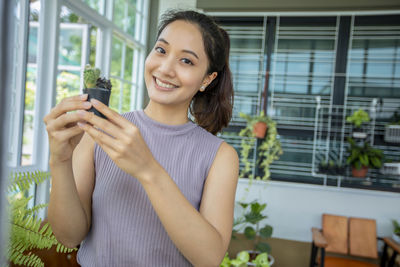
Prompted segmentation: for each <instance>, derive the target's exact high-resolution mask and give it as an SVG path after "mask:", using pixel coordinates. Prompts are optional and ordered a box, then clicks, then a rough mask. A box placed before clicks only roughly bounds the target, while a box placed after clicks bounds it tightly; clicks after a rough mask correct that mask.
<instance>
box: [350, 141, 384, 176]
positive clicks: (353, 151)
mask: <svg viewBox="0 0 400 267" xmlns="http://www.w3.org/2000/svg"><path fill="white" fill-rule="evenodd" d="M347 140H348V142H349V144H350V147H349V149H348V152H349V157H348V158H347V163H348V164H350V166H351V167H352V171H351V172H352V175H353V177H359V178H364V177H365V176H366V175H367V172H368V168H369V167H372V168H380V167H381V166H382V161H383V151H382V150H380V149H376V148H373V147H371V146H370V145H369V144H368V143H367V142H362V143H360V144H357V143H356V142H355V141H354V140H353V139H352V138H350V137H349V138H348V139H347Z"/></svg>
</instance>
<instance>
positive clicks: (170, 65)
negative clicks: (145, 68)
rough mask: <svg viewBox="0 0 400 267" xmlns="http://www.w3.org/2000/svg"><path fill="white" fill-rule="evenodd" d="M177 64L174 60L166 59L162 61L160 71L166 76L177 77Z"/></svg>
mask: <svg viewBox="0 0 400 267" xmlns="http://www.w3.org/2000/svg"><path fill="white" fill-rule="evenodd" d="M174 65H175V62H174V60H173V59H172V58H165V59H163V60H161V62H160V66H159V71H160V72H162V73H163V74H164V75H166V76H170V77H172V76H174V75H175V66H174Z"/></svg>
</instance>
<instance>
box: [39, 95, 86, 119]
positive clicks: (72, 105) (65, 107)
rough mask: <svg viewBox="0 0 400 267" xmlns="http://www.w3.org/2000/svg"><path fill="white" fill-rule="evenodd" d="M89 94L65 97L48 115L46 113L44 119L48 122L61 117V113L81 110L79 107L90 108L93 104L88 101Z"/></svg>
mask: <svg viewBox="0 0 400 267" xmlns="http://www.w3.org/2000/svg"><path fill="white" fill-rule="evenodd" d="M87 97H88V95H87V94H84V95H77V96H72V97H68V98H64V99H63V100H61V102H60V103H59V104H58V105H56V106H55V107H54V108H52V110H51V111H50V113H49V114H48V115H46V116H45V117H44V119H43V121H44V122H45V123H46V124H47V123H48V122H49V121H50V120H52V119H55V118H57V117H59V116H60V115H62V114H64V113H67V112H69V111H74V110H79V109H89V108H90V107H91V106H92V104H91V103H90V102H88V101H86V99H87Z"/></svg>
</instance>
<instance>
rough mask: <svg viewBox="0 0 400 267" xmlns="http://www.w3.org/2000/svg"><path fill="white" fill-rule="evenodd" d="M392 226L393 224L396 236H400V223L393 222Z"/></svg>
mask: <svg viewBox="0 0 400 267" xmlns="http://www.w3.org/2000/svg"><path fill="white" fill-rule="evenodd" d="M392 224H393V233H394V234H395V235H398V236H400V223H399V222H398V221H396V220H392Z"/></svg>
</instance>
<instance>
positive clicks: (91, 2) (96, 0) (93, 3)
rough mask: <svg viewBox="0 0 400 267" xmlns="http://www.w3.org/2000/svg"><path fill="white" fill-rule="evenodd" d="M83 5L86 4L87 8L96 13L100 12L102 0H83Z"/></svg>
mask: <svg viewBox="0 0 400 267" xmlns="http://www.w3.org/2000/svg"><path fill="white" fill-rule="evenodd" d="M83 2H84V3H86V4H87V5H88V6H90V7H91V8H93V9H94V10H96V11H97V12H100V10H101V6H102V4H103V0H83Z"/></svg>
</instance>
